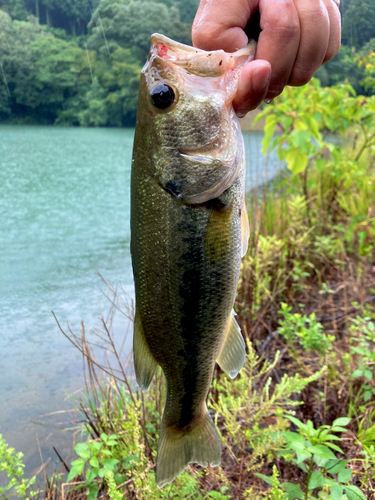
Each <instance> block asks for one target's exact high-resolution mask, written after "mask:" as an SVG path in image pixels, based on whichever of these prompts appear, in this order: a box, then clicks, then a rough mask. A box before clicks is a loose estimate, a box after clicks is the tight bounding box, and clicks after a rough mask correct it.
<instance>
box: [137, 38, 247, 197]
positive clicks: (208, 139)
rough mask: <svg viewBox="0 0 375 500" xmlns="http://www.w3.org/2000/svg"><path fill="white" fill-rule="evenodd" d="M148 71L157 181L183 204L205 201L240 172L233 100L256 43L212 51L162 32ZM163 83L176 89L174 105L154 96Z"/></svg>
mask: <svg viewBox="0 0 375 500" xmlns="http://www.w3.org/2000/svg"><path fill="white" fill-rule="evenodd" d="M151 44H152V45H151V51H150V56H149V59H148V61H147V63H146V64H145V66H144V68H143V70H142V82H141V89H142V90H141V92H140V100H142V103H143V104H144V106H145V109H144V119H145V120H149V121H150V122H151V123H152V124H153V127H152V129H153V130H152V133H153V139H152V142H153V158H154V167H155V168H154V172H153V174H154V180H155V181H156V182H158V183H159V184H160V185H161V186H162V187H163V188H164V189H165V190H166V191H167V192H169V193H170V194H172V195H174V196H176V197H177V198H178V199H179V200H180V201H181V202H183V203H205V202H207V201H209V200H211V199H214V198H216V197H218V196H220V195H221V193H223V192H224V191H225V190H226V189H228V188H229V187H230V185H231V183H232V182H233V181H234V180H235V179H236V177H237V176H238V173H239V170H240V166H241V161H242V156H243V145H242V138H241V131H240V126H239V124H238V120H237V118H236V116H235V113H234V111H233V107H232V102H233V99H234V97H235V95H236V92H237V86H238V80H239V76H240V72H241V70H242V68H243V66H244V65H245V64H246V63H247V62H248V61H249V60H251V59H252V58H253V57H254V51H255V43H252V44H249V46H248V47H246V48H245V49H241V50H240V51H238V52H235V53H233V54H230V53H226V52H224V51H223V50H218V51H211V52H207V51H204V50H200V49H196V48H193V47H189V46H187V45H184V44H180V43H177V42H174V41H173V40H171V39H169V38H167V37H165V36H163V35H159V34H154V35H153V36H152V37H151ZM160 84H164V85H167V86H169V87H170V88H173V89H174V94H175V101H174V102H173V103H172V105H171V106H170V108H168V109H165V110H164V109H163V110H160V109H156V108H155V106H153V103H152V102H151V99H150V95H151V93H152V91H153V89H155V87H157V86H158V85H160Z"/></svg>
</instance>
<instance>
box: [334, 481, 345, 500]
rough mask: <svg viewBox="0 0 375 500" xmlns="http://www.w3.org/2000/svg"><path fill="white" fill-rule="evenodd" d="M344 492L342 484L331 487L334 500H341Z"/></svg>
mask: <svg viewBox="0 0 375 500" xmlns="http://www.w3.org/2000/svg"><path fill="white" fill-rule="evenodd" d="M343 491H344V487H343V486H341V484H337V483H335V484H332V485H331V497H332V500H340V499H341V497H342V494H343Z"/></svg>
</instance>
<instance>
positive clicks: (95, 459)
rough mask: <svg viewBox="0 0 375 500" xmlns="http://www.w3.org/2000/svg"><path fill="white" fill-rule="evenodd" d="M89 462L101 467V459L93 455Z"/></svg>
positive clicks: (93, 465) (92, 465)
mask: <svg viewBox="0 0 375 500" xmlns="http://www.w3.org/2000/svg"><path fill="white" fill-rule="evenodd" d="M89 464H90V465H91V467H98V468H99V460H98V459H97V458H96V457H92V458H91V459H90V462H89Z"/></svg>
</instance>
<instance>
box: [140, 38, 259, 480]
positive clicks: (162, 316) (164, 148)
mask: <svg viewBox="0 0 375 500" xmlns="http://www.w3.org/2000/svg"><path fill="white" fill-rule="evenodd" d="M254 48H255V46H248V47H246V49H242V50H240V51H238V52H235V53H233V54H228V53H226V52H224V51H222V50H220V51H213V52H206V51H203V50H198V49H195V48H193V47H189V46H186V45H182V44H179V43H177V42H174V41H173V40H170V39H169V38H166V37H165V36H163V35H159V34H154V35H153V36H152V37H151V52H150V55H149V58H148V61H147V63H146V64H145V66H144V68H143V70H142V75H141V81H140V90H139V103H138V112H137V124H136V132H135V140H134V150H133V164H132V179H131V251H132V260H133V271H134V279H135V296H136V313H135V321H134V366H135V372H136V378H137V382H138V384H139V386H140V387H141V388H142V390H143V391H146V390H147V388H148V386H149V384H150V382H151V380H152V378H153V376H154V374H155V371H156V369H157V367H158V365H160V366H161V367H162V369H163V372H164V375H165V378H166V382H167V399H166V404H165V409H164V414H163V419H162V426H161V432H160V439H159V446H158V456H157V467H156V482H157V485H158V486H159V487H162V486H164V485H165V484H167V483H169V482H171V481H172V480H173V479H174V478H175V477H176V476H178V475H179V474H180V473H181V472H182V471H183V470H184V468H185V467H186V466H187V465H188V464H189V463H191V462H195V463H198V464H200V465H202V466H204V467H206V466H207V464H208V463H210V464H211V465H214V466H215V465H219V463H220V456H221V447H220V439H219V436H218V433H217V430H216V428H215V426H214V424H213V422H212V419H211V417H210V415H209V413H208V411H207V407H206V398H207V394H208V391H209V388H210V384H211V381H212V376H213V371H214V367H215V362H216V361H217V362H218V363H219V365H220V366H221V368H222V369H223V370H225V371H226V372H227V373H228V374H229V375H230V376H231V377H235V376H236V375H237V373H238V372H239V370H240V369H241V367H242V365H243V363H244V360H245V344H244V340H243V338H242V335H241V332H240V329H239V327H238V325H237V323H236V321H235V319H234V314H233V310H232V309H233V303H234V300H235V295H236V288H237V284H238V279H239V272H240V262H241V256H243V255H244V253H245V252H246V249H247V241H248V238H249V222H248V216H247V211H246V206H245V158H244V145H243V139H242V135H241V130H240V126H239V123H238V120H237V118H236V116H235V113H234V111H233V107H232V101H233V99H234V96H235V94H236V91H237V85H238V79H239V75H240V72H241V69H242V67H243V66H244V64H245V63H246V62H248V61H249V60H251V59H252V57H253V53H254Z"/></svg>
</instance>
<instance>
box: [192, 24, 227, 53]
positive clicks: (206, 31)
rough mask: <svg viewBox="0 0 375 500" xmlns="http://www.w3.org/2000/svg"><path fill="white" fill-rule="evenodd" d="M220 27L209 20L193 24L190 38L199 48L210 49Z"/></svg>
mask: <svg viewBox="0 0 375 500" xmlns="http://www.w3.org/2000/svg"><path fill="white" fill-rule="evenodd" d="M219 34H220V29H219V27H218V26H217V25H216V24H212V23H210V22H207V23H204V25H203V23H199V24H197V25H196V24H193V27H192V39H193V44H194V45H195V46H196V47H199V48H201V49H206V50H210V47H211V45H212V43H213V41H214V40H215V39H217V38H218V36H219Z"/></svg>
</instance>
